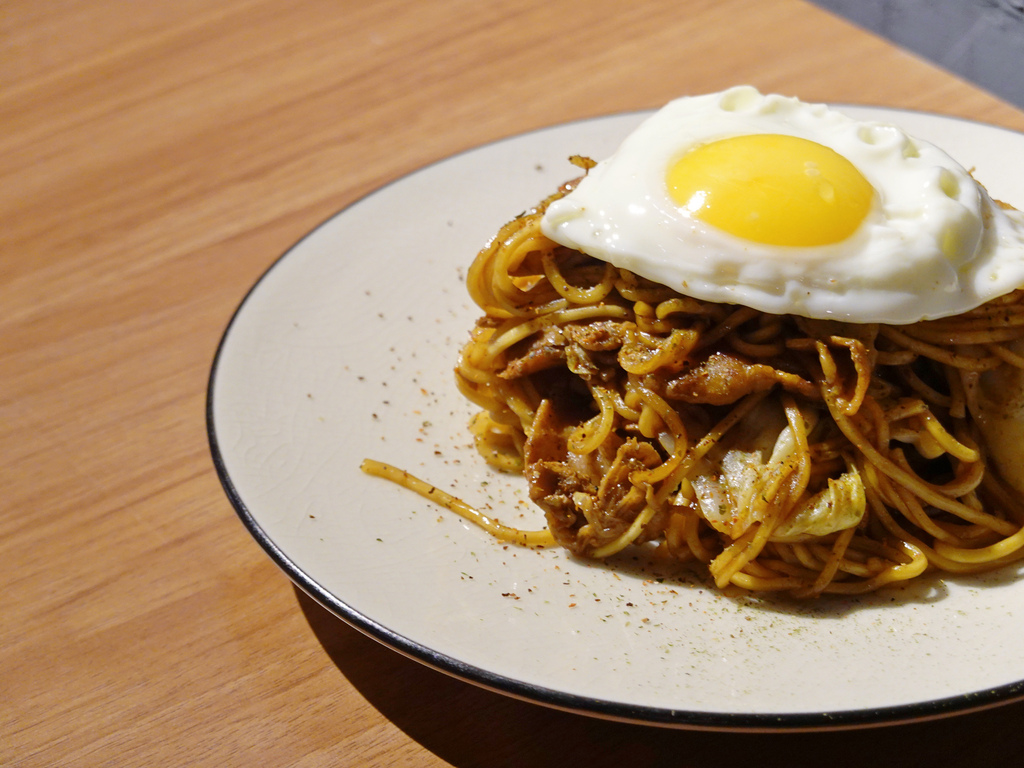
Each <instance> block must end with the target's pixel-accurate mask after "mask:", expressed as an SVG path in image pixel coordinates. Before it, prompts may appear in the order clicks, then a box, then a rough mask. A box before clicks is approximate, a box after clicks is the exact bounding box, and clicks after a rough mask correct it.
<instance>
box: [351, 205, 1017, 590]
mask: <svg viewBox="0 0 1024 768" xmlns="http://www.w3.org/2000/svg"><path fill="white" fill-rule="evenodd" d="M568 189H569V185H567V186H566V187H564V188H563V189H562V190H560V191H559V193H558V194H556V195H554V196H553V197H552V198H549V199H548V200H546V201H544V203H542V204H541V205H540V206H539V207H538V209H536V210H534V211H530V212H528V213H526V214H524V215H522V216H520V217H519V218H516V219H515V220H513V221H512V222H510V223H508V224H507V225H506V226H505V227H504V228H503V229H502V230H501V231H500V232H499V233H498V235H497V236H496V237H495V239H494V240H493V241H492V242H491V244H490V245H489V246H488V247H486V248H485V249H484V250H483V251H482V252H481V253H480V254H479V255H478V257H477V258H476V260H475V262H474V263H473V265H472V267H471V269H470V271H469V273H468V278H467V284H468V290H469V292H470V295H471V296H472V298H473V300H474V301H475V302H476V303H477V304H478V305H479V306H480V308H481V309H482V310H483V312H484V315H483V317H482V318H481V319H480V320H479V321H478V322H477V324H476V327H475V328H474V329H473V331H472V336H471V340H470V341H469V343H468V344H467V345H466V346H465V348H464V350H463V352H462V355H461V359H460V362H459V365H458V368H457V371H456V376H457V381H458V385H459V387H460V389H461V391H462V392H463V393H464V394H465V396H466V397H468V398H469V399H470V400H471V401H473V402H474V403H475V404H477V405H479V406H480V407H481V409H482V412H481V413H480V414H479V415H478V416H477V417H476V418H475V419H474V420H473V422H472V425H471V428H472V432H473V434H474V435H475V438H476V442H477V446H478V448H479V450H480V452H481V454H482V455H483V456H484V457H485V458H486V459H487V461H488V462H489V463H490V464H492V465H493V466H495V467H497V468H499V469H502V470H505V471H509V472H521V473H523V474H524V475H525V477H526V479H527V481H528V483H529V487H530V496H531V498H532V499H533V501H535V502H536V503H537V504H538V505H539V506H540V507H542V508H543V509H544V511H545V513H546V518H547V522H548V529H547V530H543V531H519V530H517V529H514V528H509V527H507V526H504V525H502V524H501V523H498V522H497V521H494V520H491V519H489V518H487V517H485V516H484V515H482V514H481V513H479V512H478V511H477V510H475V509H473V508H472V507H470V506H468V505H467V504H465V503H464V502H462V501H460V500H458V499H455V498H454V497H451V496H449V495H447V494H444V493H443V492H441V491H439V490H438V489H435V488H432V487H431V486H429V485H428V484H426V483H423V481H420V480H417V479H416V478H413V477H411V476H410V475H408V474H407V473H404V472H402V471H400V470H397V469H395V468H393V467H390V466H388V465H385V464H381V463H378V462H372V461H368V462H366V463H365V464H364V469H366V470H367V471H369V472H371V473H375V474H380V475H383V476H385V477H390V478H391V479H393V480H396V481H399V482H403V483H405V484H406V485H408V486H410V487H412V488H413V489H414V490H418V491H419V492H420V493H422V494H424V495H425V496H428V497H430V498H434V499H435V500H436V501H438V502H439V503H441V504H443V505H445V506H447V507H448V508H450V509H452V510H454V511H456V512H458V513H459V514H462V515H463V516H465V517H467V518H468V519H471V520H474V521H475V522H477V523H479V524H481V525H482V526H483V527H485V528H487V529H488V530H489V531H491V533H492V534H494V535H495V536H498V537H499V538H502V539H505V540H508V541H515V542H517V543H520V544H527V545H547V544H552V543H557V544H559V545H561V546H563V547H565V548H567V549H568V550H570V551H571V552H573V553H574V554H576V555H579V556H582V557H588V558H605V557H608V556H610V555H613V554H615V553H618V552H621V551H622V550H624V549H626V548H627V547H631V546H637V545H647V546H651V547H656V548H657V553H658V554H659V555H661V556H663V557H665V558H667V559H670V560H673V561H676V562H678V563H679V564H680V566H682V567H688V568H693V569H696V570H697V571H699V572H704V573H706V574H709V575H710V577H711V579H713V581H714V583H715V585H717V586H718V587H719V588H723V589H724V588H735V587H739V588H742V589H745V590H752V591H774V592H779V591H782V592H788V593H791V594H793V595H796V596H799V597H804V596H813V595H818V594H821V593H843V594H854V593H863V592H868V591H871V590H875V589H877V588H879V587H882V586H884V585H886V584H890V583H893V582H900V581H906V580H909V579H912V578H915V577H917V576H919V575H921V574H922V573H924V572H925V571H926V570H929V569H934V570H939V571H945V572H949V573H974V572H979V571H983V570H988V569H993V568H997V567H1000V566H1002V565H1004V564H1007V563H1010V562H1013V561H1015V560H1018V559H1020V558H1021V557H1022V555H1024V528H1022V525H1024V503H1022V500H1021V498H1020V494H1019V493H1018V492H1017V491H1015V490H1014V489H1013V488H1012V487H1010V486H1009V485H1008V484H1007V483H1006V482H1005V480H1004V479H1003V478H1002V477H1001V476H1000V473H999V472H998V470H997V469H996V468H995V467H994V466H993V464H991V463H990V462H989V461H987V460H986V455H985V449H984V444H983V440H982V439H981V437H980V435H979V432H978V429H977V426H976V425H975V424H974V423H973V420H972V416H971V408H970V407H969V399H970V397H971V393H972V392H973V391H974V389H975V386H976V382H977V377H978V376H979V375H981V374H982V373H984V372H986V371H992V370H994V369H997V368H999V367H1001V366H1016V367H1024V358H1022V357H1021V356H1020V355H1019V354H1018V353H1017V352H1016V351H1014V349H1013V343H1014V342H1016V341H1018V340H1020V339H1021V338H1024V292H1021V291H1017V292H1014V293H1011V294H1008V295H1006V296H1004V297H1002V298H999V299H996V300H994V301H990V302H988V303H987V304H984V305H982V306H980V307H978V308H977V309H974V310H972V311H969V312H966V313H963V314H961V315H957V316H953V317H947V318H944V319H941V320H934V321H926V322H919V323H916V324H912V325H904V326H886V325H879V324H849V323H839V322H833V321H823V320H810V319H806V318H802V317H797V316H793V315H773V314H767V313H764V312H760V311H757V310H754V309H750V308H746V307H742V306H737V305H728V304H718V303H714V302H706V301H699V300H696V299H693V298H690V297H687V296H683V295H680V294H679V293H676V292H674V291H672V290H670V289H668V288H666V287H664V286H661V285H659V284H656V283H652V282H649V281H646V280H643V279H640V278H638V277H637V276H635V275H634V274H632V273H630V272H628V271H626V270H623V269H618V268H615V267H613V266H611V265H610V264H608V263H605V262H602V261H598V260H596V259H593V258H591V257H589V256H586V255H584V254H582V253H580V252H578V251H575V250H572V249H569V248H566V247H563V246H560V245H558V244H556V243H554V242H553V241H551V240H549V239H548V238H547V237H545V236H544V235H543V234H542V232H541V231H540V228H539V221H540V217H541V214H542V213H543V210H544V208H545V207H546V205H547V204H548V203H549V202H551V200H552V199H555V198H557V197H560V196H561V195H562V194H564V193H565V192H566V191H567V190H568Z"/></svg>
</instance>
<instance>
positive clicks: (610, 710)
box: [205, 102, 1024, 732]
mask: <svg viewBox="0 0 1024 768" xmlns="http://www.w3.org/2000/svg"><path fill="white" fill-rule="evenodd" d="M828 104H829V106H830V107H834V108H836V109H839V110H843V109H857V110H860V109H863V110H868V111H875V110H878V111H884V112H887V113H894V114H909V115H918V116H923V117H929V118H938V119H940V120H948V121H951V122H954V123H958V124H968V125H977V126H979V127H984V128H985V129H995V130H998V131H1003V132H1006V133H1009V134H1014V135H1017V136H1022V137H1024V133H1021V132H1019V131H1015V130H1013V129H1010V128H1005V127H1003V126H999V125H993V124H991V123H986V122H984V121H981V120H977V119H972V118H962V117H958V116H955V115H947V114H942V113H939V112H931V111H927V110H915V109H906V108H899V107H889V106H884V105H877V104H864V103H856V104H854V103H838V102H828ZM655 111H656V110H655V109H638V110H627V111H623V112H609V113H604V114H597V115H593V116H589V117H583V118H578V119H574V120H569V121H565V122H561V123H554V124H551V125H544V126H539V127H536V128H532V129H529V130H525V131H522V132H519V133H512V134H507V135H504V136H501V137H497V138H494V139H492V140H489V141H486V142H483V143H481V144H478V145H474V146H470V147H466V148H464V149H461V150H459V151H457V152H454V153H452V154H450V155H446V156H444V157H440V158H437V159H435V160H432V161H430V162H427V163H425V164H423V165H421V166H419V167H417V168H414V169H412V170H410V171H408V172H406V173H403V174H401V175H400V176H397V177H395V178H393V179H391V180H389V181H387V182H385V183H383V184H381V185H380V186H378V187H375V188H374V189H372V190H370V191H369V192H367V193H365V194H363V195H360V196H359V197H357V198H355V199H353V200H351V201H349V202H348V203H346V204H345V205H343V206H342V207H340V208H339V209H338V210H336V211H335V212H333V213H332V214H330V215H329V216H327V217H326V218H324V219H323V220H322V221H320V222H319V223H318V224H317V225H316V226H314V227H313V228H312V229H310V230H309V231H307V232H306V233H305V234H303V235H302V236H301V237H299V238H298V239H297V240H295V241H294V242H293V244H292V245H291V246H289V247H288V248H287V249H285V250H284V251H283V252H282V253H281V254H280V255H279V256H277V257H276V258H275V259H274V260H273V261H272V262H271V263H270V265H269V266H268V267H267V268H266V269H265V270H264V271H263V272H262V273H261V274H260V275H259V277H258V278H257V279H256V280H255V281H254V282H253V283H252V285H251V286H250V287H249V288H248V289H247V290H246V291H245V293H244V294H243V296H242V298H241V300H240V301H239V302H238V304H237V305H236V307H235V309H234V310H233V312H232V314H231V316H230V318H229V320H228V322H227V324H226V325H225V327H224V330H223V331H222V333H221V335H220V339H219V341H218V343H217V346H216V349H215V351H214V354H213V358H212V361H211V364H210V370H209V374H208V377H207V385H206V398H205V421H206V433H207V442H208V448H209V451H210V454H211V459H212V463H213V466H214V469H215V471H216V473H217V477H218V480H219V481H220V484H221V486H222V489H223V491H224V493H225V495H226V496H227V499H228V501H229V502H230V504H231V505H232V507H233V509H234V511H235V514H236V516H237V517H238V518H239V519H240V521H241V522H242V524H243V526H244V527H245V528H246V530H247V531H248V533H249V534H250V535H251V536H252V537H253V539H255V541H256V543H257V544H259V546H260V547H261V548H262V549H263V550H264V552H265V554H267V555H268V556H269V557H270V559H271V560H272V561H273V562H274V564H275V565H276V566H277V567H278V568H279V569H280V570H282V571H283V572H284V573H285V575H286V576H288V578H289V579H290V580H291V581H292V583H293V584H295V585H296V586H297V587H299V588H300V589H302V591H303V592H304V593H306V594H307V595H308V596H309V597H311V598H312V599H314V600H315V601H316V602H317V603H318V604H319V605H321V606H322V607H324V608H325V609H327V610H328V611H329V612H330V613H332V614H334V615H335V616H337V617H338V618H340V619H341V620H343V621H345V622H346V623H347V624H349V625H350V626H352V627H353V628H355V629H356V630H358V631H360V632H362V633H363V634H364V635H366V636H368V637H370V638H372V639H373V640H376V641H377V642H380V643H381V644H383V645H385V646H386V647H388V648H390V649H391V650H393V651H395V652H398V653H400V654H402V655H403V656H406V657H407V658H410V659H413V660H414V661H417V662H419V663H422V664H424V665H426V666H427V667H429V668H431V669H434V670H436V671H439V672H441V673H444V674H447V675H450V676H452V677H455V678H457V679H460V680H463V681H464V682H467V683H470V684H473V685H476V686H478V687H481V688H484V689H486V690H490V691H492V692H495V693H499V694H502V695H506V696H510V697H512V698H515V699H518V700H521V701H526V702H530V703H533V704H538V705H541V706H546V707H550V708H553V709H557V710H562V711H566V712H572V713H576V714H581V715H587V716H591V717H596V718H601V719H606V720H613V721H619V722H627V723H634V724H639V725H650V726H662V727H669V728H678V729H690V730H708V731H714V730H717V731H731V732H802V731H830V730H846V729H857V728H870V727H879V726H886V725H898V724H905V723H910V722H922V721H926V720H933V719H938V718H942V717H949V716H953V715H960V714H967V713H970V712H976V711H980V710H984V709H989V708H993V707H996V706H1002V705H1007V704H1012V703H1014V702H1016V701H1021V700H1024V679H1021V680H1017V681H1014V682H1010V683H1005V684H1003V685H1000V686H996V687H992V688H984V689H980V690H977V691H972V692H967V693H962V694H957V695H954V696H949V697H945V698H939V699H929V700H925V701H917V702H912V703H907V704H899V705H893V706H888V707H868V708H863V709H853V710H838V711H831V712H781V713H770V712H748V713H743V712H705V711H700V710H686V709H667V708H664V707H656V706H646V705H639V704H629V703H626V702H615V701H608V700H605V699H598V698H594V697H589V696H584V695H580V694H573V693H567V692H565V691H560V690H557V689H554V688H549V687H545V686H542V685H537V684H533V683H528V682H524V681H522V680H517V679H515V678H513V677H508V676H505V675H501V674H497V673H494V672H490V671H488V670H485V669H482V668H480V667H477V666H475V665H473V664H469V663H467V662H464V661H461V660H459V659H457V658H455V657H453V656H450V655H448V654H445V653H442V652H440V651H437V650H435V649H433V648H430V647H428V646H426V645H424V644H422V643H420V642H418V641H415V640H412V639H411V638H408V637H406V636H404V635H402V634H401V633H398V632H396V631H394V630H391V629H389V628H388V627H386V626H384V625H383V624H382V623H380V622H378V621H376V620H374V619H373V618H372V617H370V616H367V615H364V614H363V613H361V612H359V611H358V610H356V609H354V608H352V607H351V606H349V605H347V604H346V603H345V602H344V600H342V599H341V598H339V597H337V596H336V595H334V594H333V593H331V592H330V591H329V590H327V589H326V588H325V587H323V586H322V585H320V584H319V583H318V582H317V581H316V580H315V579H314V578H312V577H311V576H309V575H308V574H307V573H306V572H305V570H303V568H302V567H301V566H300V565H299V564H298V563H297V562H295V561H294V560H293V559H292V558H290V557H289V556H288V555H286V554H285V553H284V551H283V550H282V549H281V548H280V547H279V546H278V544H277V543H276V542H274V541H273V539H272V538H271V537H270V536H269V535H268V534H267V533H266V532H265V531H264V530H263V528H262V527H261V526H260V524H259V523H258V521H257V519H256V516H255V515H254V514H253V513H252V511H251V510H250V509H249V507H248V505H247V504H246V502H245V501H244V500H243V499H242V497H241V494H240V493H239V492H238V490H237V488H236V487H235V484H234V482H233V480H232V478H231V476H230V473H229V471H228V469H227V464H226V461H225V458H224V454H223V452H222V450H221V445H220V440H219V439H218V436H217V426H216V419H215V414H214V409H215V406H214V400H215V395H216V392H215V390H216V385H217V374H218V369H219V365H220V362H221V360H222V358H223V355H224V352H225V349H226V348H227V346H228V344H229V337H230V336H231V332H232V330H233V329H234V327H235V326H236V323H237V321H238V320H239V317H240V315H241V313H242V311H243V309H244V308H245V307H246V306H247V305H248V303H249V302H250V300H251V299H252V297H253V295H254V294H255V292H256V291H257V290H258V289H259V288H260V286H261V285H263V284H264V283H265V282H266V281H267V279H268V278H269V276H270V275H271V274H272V273H273V272H274V270H275V269H276V268H278V267H279V266H280V265H281V264H282V263H283V262H284V261H285V260H286V259H288V257H289V256H290V255H291V254H293V253H294V252H295V251H296V250H298V249H299V248H301V246H302V245H303V243H305V242H306V241H307V240H309V239H310V238H312V237H314V236H315V235H316V234H317V233H319V232H320V231H321V230H322V229H324V228H325V227H326V226H327V225H328V224H330V223H331V222H332V221H334V220H335V219H337V218H339V217H341V216H344V215H345V214H346V213H347V212H348V211H349V210H351V209H352V208H354V207H355V206H357V205H359V204H360V203H362V202H364V201H366V200H368V199H370V198H372V197H374V196H376V195H378V194H382V193H384V192H385V191H386V190H388V189H389V188H391V187H392V186H393V185H396V184H400V183H402V182H403V181H404V180H406V179H408V178H409V177H412V176H415V175H417V174H420V173H422V172H424V171H426V170H428V169H430V168H432V167H434V166H437V165H440V164H443V163H446V162H448V161H451V160H454V159H455V158H458V157H461V156H463V155H466V154H469V153H473V152H477V151H481V150H486V149H487V148H489V147H493V146H496V145H500V144H502V143H505V142H510V141H514V140H517V139H521V138H524V137H529V136H531V135H534V134H539V133H543V132H545V131H549V130H554V129H562V128H570V127H572V126H573V125H578V124H587V123H593V122H597V121H602V120H607V119H615V118H626V117H630V116H636V117H643V116H646V115H649V114H653V113H654V112H655Z"/></svg>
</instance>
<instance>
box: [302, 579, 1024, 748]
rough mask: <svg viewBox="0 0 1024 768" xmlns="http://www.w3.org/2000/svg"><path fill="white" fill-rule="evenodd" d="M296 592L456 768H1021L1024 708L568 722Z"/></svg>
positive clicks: (348, 672) (315, 626)
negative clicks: (811, 721)
mask: <svg viewBox="0 0 1024 768" xmlns="http://www.w3.org/2000/svg"><path fill="white" fill-rule="evenodd" d="M296 594H297V595H298V601H299V604H300V606H301V608H302V611H303V613H304V614H305V616H306V619H307V621H308V622H309V625H310V627H311V628H312V630H313V633H314V634H315V635H316V637H317V639H318V640H319V641H320V644H321V645H322V646H323V648H324V650H325V651H326V652H327V654H328V656H329V657H330V658H331V660H332V661H333V662H334V664H335V665H336V666H337V668H338V669H339V670H340V671H341V673H342V674H343V675H344V676H345V677H346V678H347V679H348V681H349V682H350V683H351V684H352V685H353V686H354V687H355V688H356V689H357V690H358V691H359V692H360V694H362V696H363V697H365V698H366V700H367V701H368V702H369V703H370V704H371V705H372V706H374V707H375V708H376V709H377V710H378V711H379V712H380V713H381V714H382V715H383V716H384V717H386V718H387V719H388V720H389V721H390V722H391V723H393V724H394V725H395V726H396V727H398V728H400V729H401V730H402V731H403V732H404V733H406V734H407V735H408V736H409V737H410V738H411V739H414V740H415V741H416V742H418V743H419V744H421V745H422V746H423V747H424V748H426V749H428V750H430V751H431V752H433V753H434V754H435V755H437V756H438V757H440V758H441V759H443V760H445V761H447V762H448V763H451V764H452V765H453V766H456V768H472V767H474V766H487V767H488V768H491V767H492V766H497V765H522V766H531V767H533V768H548V767H549V766H550V767H553V768H565V766H567V765H570V764H572V765H586V766H632V767H633V768H641V767H643V768H648V767H649V766H662V765H665V766H667V765H672V766H679V767H680V768H683V767H685V768H690V767H692V766H700V767H701V768H726V766H728V767H729V768H733V767H734V766H737V765H759V766H775V765H785V766H787V767H788V768H811V767H816V766H828V767H829V768H846V767H847V766H850V767H851V768H852V767H853V766H856V767H857V768H862V767H863V766H865V765H883V764H884V765H886V766H887V768H904V766H906V767H916V766H947V765H948V766H990V765H1015V764H1016V761H1017V760H1019V756H1020V755H1021V754H1022V752H1024V728H1022V727H1021V723H1024V702H1022V703H1017V704H1010V705H1007V706H1003V707H997V708H994V709H989V710H985V711H982V712H974V713H969V714H965V715H960V716H957V717H949V718H943V719H939V720H933V721H930V722H924V723H913V724H909V725H900V726H889V727H882V728H869V729H862V730H849V731H839V732H835V733H828V732H811V733H768V734H758V733H721V732H705V731H690V730H673V729H666V728H657V727H650V726H642V725H633V724H627V723H617V722H611V721H605V720H599V719H595V718H591V717H585V716H582V715H575V714H571V713H567V712H560V711H556V710H552V709H549V708H547V707H542V706H539V705H536V704H531V703H528V702H523V701H518V700H516V699H512V698H509V697H507V696H503V695H501V694H497V693H493V692H491V691H487V690H484V689H482V688H478V687H477V686H474V685H471V684H469V683H466V682H463V681H461V680H457V679H455V678H452V677H449V676H448V675H445V674H443V673H441V672H437V671H435V670H433V669H430V668H428V667H426V666H424V665H422V664H420V663H419V662H416V661H413V660H411V659H408V658H406V657H405V656H402V655H401V654H399V653H397V652H395V651H393V650H391V649H389V648H386V647H384V646H383V645H381V644H380V643H378V642H377V641H375V640H373V639H371V638H369V637H366V636H365V635H363V634H362V633H361V632H359V631H358V630H356V629H354V628H352V627H351V626H349V625H348V624H346V623H345V622H343V621H342V620H341V619H338V618H337V617H336V616H334V615H333V614H332V613H330V612H329V611H327V610H326V609H324V608H323V607H322V606H320V605H319V604H318V603H316V602H315V601H314V600H312V599H311V598H310V597H308V596H307V595H306V594H305V593H303V592H301V591H299V590H296ZM963 663H968V664H969V663H970V660H969V659H964V660H963Z"/></svg>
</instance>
